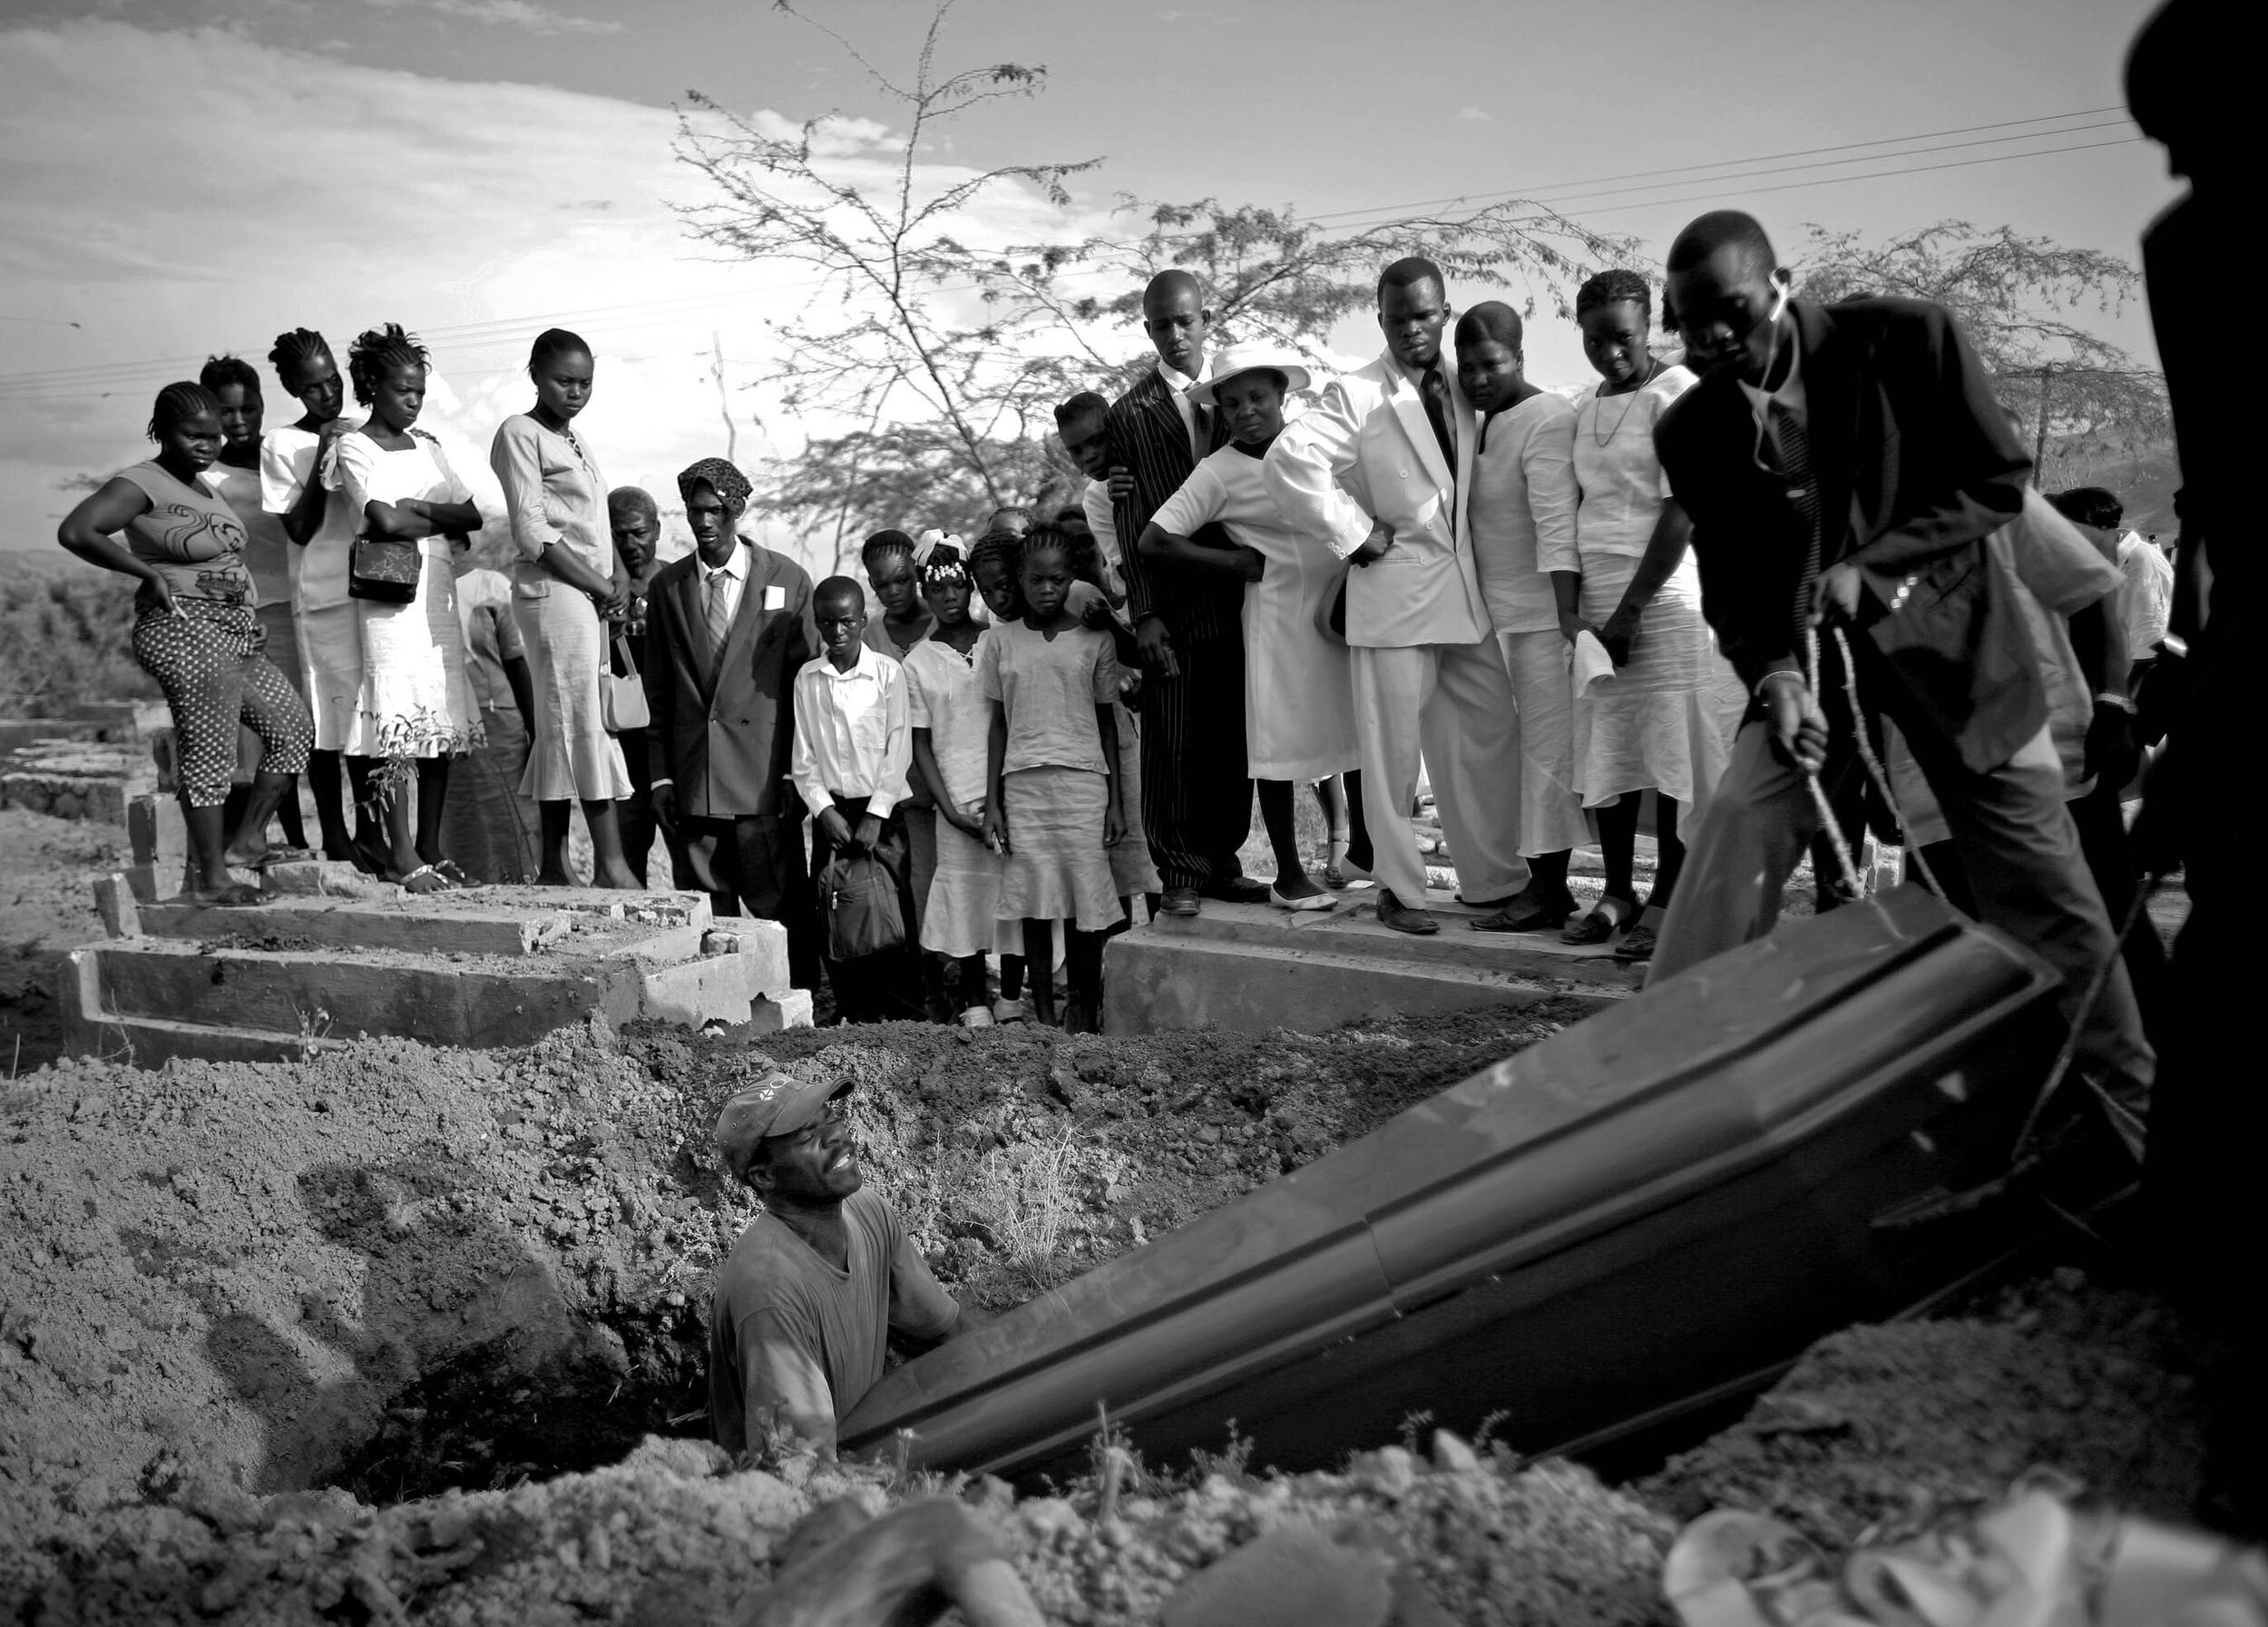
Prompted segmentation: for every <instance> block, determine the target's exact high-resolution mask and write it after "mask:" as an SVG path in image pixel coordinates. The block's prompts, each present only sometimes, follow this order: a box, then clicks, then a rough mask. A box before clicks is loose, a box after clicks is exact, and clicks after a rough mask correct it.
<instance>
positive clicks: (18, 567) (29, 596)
mask: <svg viewBox="0 0 2268 1627" xmlns="http://www.w3.org/2000/svg"><path fill="white" fill-rule="evenodd" d="M133 625H134V592H133V583H131V582H129V581H128V580H127V579H126V578H124V577H122V576H113V575H111V574H110V573H107V572H105V573H100V574H98V573H94V572H93V571H87V570H83V569H79V568H73V567H68V566H66V567H64V568H61V569H57V568H54V567H51V566H49V565H47V564H45V562H44V561H36V562H35V561H31V560H26V561H23V562H21V563H18V562H15V561H11V562H9V563H8V564H5V565H0V711H5V712H8V713H12V714H14V715H15V716H17V717H43V716H49V715H52V714H54V712H56V711H60V710H61V709H62V708H64V706H67V705H69V704H71V703H72V702H74V701H133V700H142V699H144V698H148V697H153V696H155V695H156V694H157V692H158V686H157V685H156V684H155V683H154V682H152V681H151V679H150V677H149V675H148V674H147V673H145V672H143V671H142V669H141V668H140V667H139V666H137V665H136V664H135V663H134V658H133V651H132V644H131V640H132V634H133Z"/></svg>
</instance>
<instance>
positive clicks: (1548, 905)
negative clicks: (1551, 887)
mask: <svg viewBox="0 0 2268 1627" xmlns="http://www.w3.org/2000/svg"><path fill="white" fill-rule="evenodd" d="M1574 913H1575V897H1574V895H1573V894H1571V893H1560V894H1559V895H1557V896H1556V897H1545V898H1539V897H1536V896H1535V895H1534V894H1532V893H1514V894H1513V895H1512V896H1511V897H1509V898H1507V899H1506V900H1505V901H1504V907H1502V908H1501V909H1499V910H1498V911H1497V912H1496V913H1495V914H1494V915H1487V916H1481V917H1480V918H1479V919H1478V920H1476V921H1474V922H1473V923H1472V929H1473V931H1475V932H1554V931H1557V930H1558V929H1559V927H1561V926H1565V925H1566V924H1567V918H1568V916H1571V915H1573V914H1574Z"/></svg>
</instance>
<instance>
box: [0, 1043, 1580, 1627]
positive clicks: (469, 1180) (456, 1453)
mask: <svg viewBox="0 0 2268 1627" xmlns="http://www.w3.org/2000/svg"><path fill="white" fill-rule="evenodd" d="M1574 1015H1576V1013H1574V1012H1571V1011H1570V1012H1557V1011H1554V1010H1551V1009H1548V1008H1529V1009H1528V1010H1525V1011H1521V1012H1517V1013H1507V1014H1495V1015H1485V1014H1476V1015H1473V1016H1471V1017H1467V1018H1461V1019H1458V1020H1456V1021H1453V1022H1448V1023H1442V1022H1428V1023H1425V1024H1387V1025H1383V1026H1382V1027H1377V1028H1371V1029H1364V1030H1348V1031H1345V1032H1344V1033H1342V1034H1333V1035H1324V1036H1298V1035H1288V1034H1283V1035H1275V1036H1247V1035H1229V1034H1188V1035H1183V1036H1175V1037H1171V1038H1167V1039H1155V1038H1152V1039H1139V1040H1134V1039H1108V1038H1101V1037H1086V1038H1080V1039H1069V1038H1066V1037H1064V1036H1062V1035H1061V1034H1052V1033H1048V1034H1041V1033H1039V1032H1035V1031H1024V1030H1021V1029H1018V1028H1015V1027H1007V1028H1002V1029H995V1030H992V1031H989V1032H972V1031H968V1030H963V1029H943V1028H937V1027H931V1026H924V1025H918V1024H892V1025H889V1026H886V1027H883V1028H877V1029H867V1030H850V1031H846V1030H839V1029H838V1030H827V1031H808V1030H807V1031H799V1032H794V1033H789V1034H777V1035H767V1036H763V1037H761V1038H755V1039H751V1038H748V1036H745V1035H734V1034H725V1035H709V1036H690V1035H687V1034H684V1033H683V1032H682V1031H679V1030H670V1029H659V1028H656V1029H652V1030H641V1031H640V1032H636V1033H633V1034H631V1035H629V1036H627V1037H626V1038H624V1037H620V1036H617V1035H615V1034H613V1033H611V1031H610V1030H608V1029H607V1028H606V1027H605V1025H604V1024H603V1022H602V1021H601V1022H599V1023H596V1024H594V1025H593V1026H592V1027H591V1028H589V1029H577V1030H572V1031H568V1032H563V1033H561V1034H554V1035H552V1036H551V1037H550V1038H548V1039H547V1040H545V1041H544V1042H543V1044H538V1045H535V1046H533V1047H529V1048H526V1049H523V1050H514V1051H503V1052H495V1053H475V1052H464V1051H453V1050H444V1051H436V1050H432V1049H429V1048H427V1047H425V1046H422V1045H419V1044H414V1043H410V1042H406V1041H374V1042H367V1043H364V1044H357V1045H353V1046H350V1047H347V1048H345V1049H343V1050H341V1051H338V1052H336V1053H330V1054H325V1055H322V1056H319V1057H317V1058H315V1059H313V1060H311V1061H308V1062H306V1063H258V1064H254V1063H236V1064H219V1063H178V1062H177V1063H171V1064H169V1065H168V1066H166V1067H165V1068H163V1069H161V1070H158V1071H155V1072H146V1073H145V1072H137V1071H134V1070H132V1069H126V1068H121V1067H117V1066H113V1065H111V1064H107V1063H73V1062H68V1061H66V1062H64V1063H58V1064H55V1065H54V1066H52V1067H49V1068H44V1069H42V1070H40V1071H38V1072H36V1073H33V1074H30V1075H27V1076H25V1077H24V1078H21V1079H19V1080H17V1081H16V1082H15V1083H12V1084H11V1085H9V1086H7V1087H6V1088H5V1092H0V1126H5V1143H4V1144H0V1530H5V1531H8V1532H9V1533H11V1534H12V1535H11V1537H10V1538H9V1539H8V1540H7V1541H6V1543H5V1553H0V1598H5V1596H6V1595H7V1594H8V1593H11V1592H12V1591H14V1590H15V1588H16V1587H19V1586H22V1585H24V1584H26V1583H29V1581H30V1579H31V1576H32V1574H33V1573H35V1572H36V1571H37V1570H38V1569H39V1568H40V1567H41V1565H42V1564H43V1563H44V1562H43V1561H42V1560H41V1559H40V1558H39V1555H40V1554H41V1553H43V1552H44V1551H46V1550H47V1549H48V1548H49V1546H50V1545H51V1544H53V1543H54V1542H55V1541H58V1540H63V1539H64V1538H65V1536H66V1534H69V1533H72V1532H74V1531H83V1522H84V1521H85V1520H86V1519H87V1518H88V1517H89V1516H91V1515H95V1514H103V1513H104V1512H105V1511H114V1510H119V1509H122V1508H125V1507H130V1506H132V1505H136V1504H141V1503H142V1502H143V1500H144V1499H145V1498H147V1497H150V1496H152V1495H154V1496H158V1497H161V1498H162V1497H165V1496H168V1495H175V1494H177V1493H179V1492H180V1491H181V1488H182V1487H183V1486H185V1485H189V1484H190V1483H191V1481H192V1480H195V1481H197V1482H198V1483H200V1484H202V1485H205V1486H206V1487H207V1488H208V1489H210V1488H211V1487H213V1486H221V1487H228V1488H234V1490H240V1491H241V1492H243V1493H246V1494H253V1495H259V1494H270V1493H289V1492H300V1491H305V1490H307V1489H308V1488H313V1487H318V1486H322V1485H337V1486H339V1487H341V1488H343V1489H344V1490H345V1491H348V1492H352V1493H354V1494H356V1495H359V1496H360V1497H361V1498H363V1499H365V1500H366V1501H367V1502H370V1503H380V1504H385V1503H393V1502H396V1501H400V1500H403V1499H410V1498H416V1497H420V1496H424V1495H430V1494H433V1493H435V1492H438V1491H441V1490H444V1489H446V1488H451V1487H461V1488H467V1489H480V1488H487V1487H494V1486H503V1485H513V1484H514V1483H516V1482H517V1481H520V1480H523V1479H526V1478H529V1477H532V1476H540V1475H553V1474H557V1473H560V1472H562V1471H571V1470H580V1469H590V1468H595V1467H598V1466H600V1465H604V1464H608V1463H612V1462H615V1461H618V1460H619V1459H620V1458H621V1457H622V1455H624V1454H625V1453H627V1452H628V1451H629V1450H630V1449H631V1447H632V1446H634V1445H635V1444H636V1443H637V1442H638V1441H639V1440H640V1438H642V1437H643V1436H646V1435H648V1434H650V1433H670V1432H678V1433H689V1434H699V1433H702V1432H703V1429H704V1426H705V1423H706V1417H705V1410H704V1408H705V1394H706V1392H705V1388H704V1383H703V1377H702V1374H701V1372H700V1363H701V1360H702V1357H703V1355H704V1352H705V1349H706V1328H705V1325H704V1322H705V1318H706V1314H707V1308H708V1307H707V1285H708V1279H709V1268H710V1266H711V1264H712V1263H713V1262H714V1261H715V1260H716V1259H718V1258H719V1256H720V1255H721V1254H722V1252H723V1251H725V1250H728V1248H729V1247H730V1244H731V1242H732V1240H733V1239H734V1238H736V1237H737V1236H738V1233H739V1231H740V1230H741V1229H742V1227H744V1226H745V1225H746V1223H747V1221H748V1218H749V1216H750V1212H751V1211H750V1210H749V1208H748V1205H747V1203H746V1201H745V1194H743V1193H741V1192H740V1191H738V1190H737V1189H732V1188H729V1187H728V1185H727V1184H726V1183H725V1182H723V1181H721V1180H719V1176H718V1174H717V1172H716V1171H715V1169H714V1166H713V1163H712V1161H711V1160H710V1157H709V1144H708V1143H709V1125H710V1123H711V1122H713V1120H714V1116H715V1113H716V1110H717V1107H718V1105H719V1103H721V1102H722V1101H723V1099H724V1098H725V1097H726V1096H727V1095H728V1094H729V1093H731V1092H732V1091H733V1090H734V1089H736V1088H738V1086H739V1085H740V1084H741V1083H745V1082H746V1081H747V1080H748V1079H750V1078H753V1077H757V1076H758V1075H760V1074H761V1073H764V1072H766V1071H767V1070H769V1069H772V1068H775V1067H780V1066H787V1067H789V1068H792V1069H794V1070H796V1071H797V1072H798V1073H804V1074H807V1075H808V1076H811V1077H823V1078H829V1079H837V1078H843V1079H852V1080H855V1081H856V1082H857V1083H859V1084H860V1085H861V1086H863V1087H864V1088H862V1089H861V1090H860V1091H859V1093H857V1095H856V1097H855V1099H854V1102H855V1105H854V1109H853V1113H854V1122H855V1127H856V1129H857V1132H858V1134H859V1139H860V1142H861V1144H862V1147H863V1149H864V1152H865V1157H866V1161H867V1163H868V1167H869V1171H870V1179H872V1180H874V1181H876V1182H877V1183H878V1184H879V1185H880V1186H881V1187H882V1189H883V1190H885V1191H888V1192H889V1193H890V1194H891V1196H892V1197H893V1199H894V1201H896V1202H897V1203H898V1204H899V1206H900V1208H901V1210H902V1211H903V1213H904V1215H905V1217H906V1220H907V1221H908V1225H909V1229H910V1230H911V1231H912V1232H913V1234H914V1237H915V1238H916V1239H917V1240H918V1242H919V1246H921V1247H922V1248H923V1249H924V1250H925V1251H926V1252H927V1253H928V1255H929V1256H930V1258H931V1259H932V1260H933V1261H934V1264H935V1266H936V1268H937V1269H938V1271H939V1274H940V1276H941V1277H942V1278H943V1279H944V1280H945V1281H946V1282H947V1283H948V1284H949V1285H950V1286H953V1288H954V1289H956V1290H957V1291H958V1292H960V1293H962V1294H963V1295H964V1296H965V1297H966V1298H967V1299H970V1300H971V1301H972V1302H973V1303H976V1304H978V1305H980V1306H983V1307H985V1308H1002V1307H1005V1306H1008V1305H1012V1304H1014V1303H1018V1302H1021V1301H1022V1300H1023V1299H1029V1298H1030V1297H1031V1295H1032V1294H1033V1293H1035V1292H1037V1291H1038V1290H1039V1289H1041V1288H1042V1287H1044V1286H1046V1285H1048V1284H1050V1283H1052V1282H1055V1281H1058V1280H1061V1279H1063V1278H1065V1277H1068V1276H1070V1275H1072V1274H1075V1273H1076V1272H1078V1271H1080V1270H1083V1269H1086V1268H1087V1267H1088V1266H1090V1265H1091V1264H1093V1263H1094V1262H1095V1261H1097V1260H1100V1259H1106V1258H1108V1257H1109V1256H1110V1255H1112V1254H1115V1253H1117V1252H1119V1251H1120V1250H1124V1249H1127V1248H1129V1247H1131V1246H1134V1245H1135V1244H1136V1243H1137V1242H1139V1241H1140V1240H1144V1239H1145V1238H1146V1237H1147V1236H1148V1235H1151V1234H1154V1233H1156V1232H1158V1231H1161V1230H1170V1229H1171V1228H1173V1227H1176V1226H1178V1225H1181V1224H1183V1223H1184V1222H1186V1221H1187V1220H1191V1219H1193V1218H1195V1217H1196V1216H1197V1215H1198V1214H1200V1213H1202V1212H1204V1211H1206V1210H1210V1209H1212V1208H1215V1207H1217V1205H1219V1204H1220V1203H1221V1202H1223V1201H1227V1199H1229V1198H1231V1197H1233V1196H1235V1195H1236V1194H1237V1193H1238V1192H1240V1191H1246V1190H1248V1189H1249V1188H1251V1187H1253V1186H1256V1185H1257V1184H1260V1183H1261V1182H1263V1181H1268V1180H1272V1179H1274V1178H1275V1177H1276V1175H1278V1174H1279V1173H1281V1172H1283V1171H1285V1170H1287V1169H1290V1168H1294V1167H1296V1166H1297V1165H1298V1164H1300V1163H1304V1162H1305V1161H1309V1160H1311V1159H1313V1158H1315V1157H1316V1156H1318V1155H1320V1154H1321V1153H1323V1152H1328V1151H1329V1150H1331V1149H1332V1148H1334V1147H1335V1146H1337V1145H1338V1144H1339V1143H1340V1142H1343V1141H1344V1140H1346V1139H1347V1138H1349V1137H1350V1136H1353V1135H1356V1134H1360V1133H1362V1132H1364V1131H1366V1130H1368V1129H1370V1128H1371V1127H1372V1126H1374V1124H1376V1123H1378V1122H1381V1121H1383V1119H1384V1118H1386V1117H1389V1116H1391V1115H1392V1114H1393V1113H1394V1112H1398V1111H1400V1110H1401V1109H1402V1108H1403V1107H1404V1106H1407V1105H1408V1104H1409V1103H1412V1102H1413V1101H1415V1100H1418V1099H1420V1098H1422V1096H1424V1095H1427V1094H1430V1093H1432V1092H1435V1091H1438V1090H1440V1089H1442V1088H1444V1087H1445V1086H1447V1085H1448V1084H1450V1083H1454V1082H1455V1081H1456V1080H1458V1079H1461V1078H1463V1077H1465V1076H1466V1075H1468V1074H1470V1073H1473V1072H1474V1071H1476V1070H1478V1069H1479V1068H1481V1067H1483V1066H1485V1065H1486V1064H1487V1063H1490V1062H1491V1061H1494V1060H1496V1059H1497V1058H1499V1057H1501V1056H1503V1055H1506V1054H1510V1053H1511V1052H1512V1051H1515V1050H1517V1049H1519V1048H1520V1047H1521V1046H1523V1045H1525V1044H1530V1043H1532V1042H1533V1041H1534V1040H1535V1039H1537V1038H1540V1037H1542V1036H1543V1035H1545V1034H1549V1033H1550V1032H1552V1031H1553V1030H1554V1029H1555V1028H1556V1027H1557V1026H1558V1024H1559V1021H1560V1020H1561V1019H1562V1018H1568V1017H1572V1016H1574ZM216 1495H217V1494H216ZM4 1615H5V1612H0V1616H4Z"/></svg>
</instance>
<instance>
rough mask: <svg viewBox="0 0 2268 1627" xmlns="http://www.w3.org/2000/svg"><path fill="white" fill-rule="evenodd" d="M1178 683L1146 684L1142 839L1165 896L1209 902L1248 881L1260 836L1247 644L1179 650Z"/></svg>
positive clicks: (1159, 676)
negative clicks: (1214, 893) (1247, 852)
mask: <svg viewBox="0 0 2268 1627" xmlns="http://www.w3.org/2000/svg"><path fill="white" fill-rule="evenodd" d="M1173 652H1174V657H1175V659H1176V660H1177V661H1178V662H1179V663H1180V667H1181V671H1180V672H1179V673H1178V674H1177V675H1176V676H1174V677H1171V678H1168V677H1166V676H1165V675H1164V674H1163V673H1159V672H1145V673H1144V674H1143V675H1142V691H1141V697H1140V699H1141V704H1142V829H1143V832H1144V834H1145V835H1147V836H1148V837H1149V853H1150V858H1152V859H1153V860H1155V861H1156V863H1157V866H1158V882H1159V884H1160V885H1161V886H1163V887H1196V888H1197V889H1198V891H1200V892H1204V891H1207V890H1209V889H1211V888H1214V887H1220V886H1222V885H1224V884H1226V883H1227V882H1230V881H1234V880H1235V879H1236V878H1237V877H1238V876H1239V875H1241V874H1243V867H1242V866H1241V865H1240V864H1239V863H1238V861H1237V849H1238V848H1241V847H1243V846H1244V844H1245V838H1246V836H1248V835H1249V834H1250V833H1251V830H1252V776H1251V775H1250V773H1249V772H1247V770H1246V764H1247V762H1248V759H1247V758H1246V752H1245V645H1244V638H1243V635H1242V634H1241V633H1240V632H1238V633H1231V634H1229V635H1227V636H1226V637H1222V638H1216V639H1208V640H1206V641H1204V642H1196V643H1186V644H1185V643H1183V642H1180V641H1178V640H1177V641H1176V642H1175V643H1174V647H1173Z"/></svg>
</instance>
